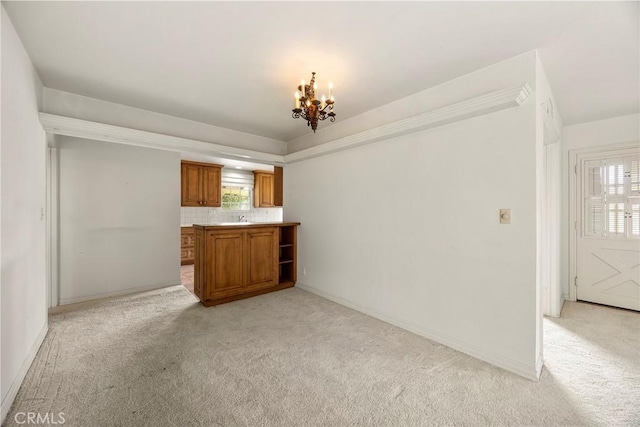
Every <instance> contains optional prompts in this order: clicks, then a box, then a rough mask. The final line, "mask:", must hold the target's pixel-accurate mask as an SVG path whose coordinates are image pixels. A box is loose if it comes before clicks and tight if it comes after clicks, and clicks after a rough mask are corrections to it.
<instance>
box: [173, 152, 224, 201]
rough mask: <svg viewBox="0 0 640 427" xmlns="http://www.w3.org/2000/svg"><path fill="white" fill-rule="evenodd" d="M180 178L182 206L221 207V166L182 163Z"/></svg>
mask: <svg viewBox="0 0 640 427" xmlns="http://www.w3.org/2000/svg"><path fill="white" fill-rule="evenodd" d="M180 176H181V185H182V202H181V205H182V206H203V207H204V206H207V207H219V206H220V205H221V198H220V193H221V191H222V166H221V165H214V164H210V163H198V162H182V169H181V174H180Z"/></svg>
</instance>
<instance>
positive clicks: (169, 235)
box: [57, 137, 180, 304]
mask: <svg viewBox="0 0 640 427" xmlns="http://www.w3.org/2000/svg"><path fill="white" fill-rule="evenodd" d="M57 141H58V143H59V148H58V157H59V166H58V169H59V182H60V184H59V185H60V186H59V209H60V212H59V214H60V230H59V236H60V237H59V239H60V303H61V304H66V303H70V302H75V301H81V300H86V299H93V298H98V297H103V296H109V295H117V294H123V293H129V292H135V291H141V290H146V289H153V288H159V287H164V286H170V285H177V284H180V228H179V227H180V154H178V153H173V152H168V151H161V150H152V149H147V148H140V147H132V146H126V145H119V144H111V143H106V142H98V141H90V140H85V139H77V138H71V137H58V138H57Z"/></svg>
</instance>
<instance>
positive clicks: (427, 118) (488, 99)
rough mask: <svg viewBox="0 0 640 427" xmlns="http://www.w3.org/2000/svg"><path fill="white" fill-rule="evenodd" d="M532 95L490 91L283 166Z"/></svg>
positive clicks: (311, 151)
mask: <svg viewBox="0 0 640 427" xmlns="http://www.w3.org/2000/svg"><path fill="white" fill-rule="evenodd" d="M532 93H533V91H532V89H531V87H530V86H529V84H528V83H525V84H524V85H523V86H520V87H515V88H508V89H502V90H497V91H494V92H489V93H486V94H484V95H480V96H477V97H475V98H471V99H467V100H465V101H461V102H458V103H455V104H451V105H447V106H445V107H442V108H437V109H435V110H432V111H429V112H426V113H423V114H419V115H417V116H413V117H409V118H406V119H402V120H398V121H396V122H393V123H389V124H386V125H383V126H380V127H377V128H374V129H369V130H366V131H363V132H359V133H356V134H353V135H349V136H345V137H343V138H339V139H336V140H334V141H331V142H327V143H325V144H321V145H318V146H316V147H311V148H307V149H306V150H301V151H298V152H295V153H291V154H287V155H286V156H284V161H285V163H293V162H298V161H301V160H305V159H310V158H313V157H318V156H323V155H325V154H329V153H335V152H337V151H342V150H347V149H349V148H354V147H358V146H361V145H365V144H370V143H373V142H377V141H382V140H384V139H389V138H393V137H397V136H401V135H406V134H409V133H413V132H418V131H422V130H426V129H430V128H434V127H438V126H443V125H446V124H449V123H454V122H458V121H462V120H466V119H470V118H473V117H478V116H481V115H484V114H488V113H493V112H496V111H500V110H505V109H507V108H513V107H518V106H520V105H522V104H523V103H524V102H525V101H526V100H527V99H528V98H529V96H530V95H531V94H532Z"/></svg>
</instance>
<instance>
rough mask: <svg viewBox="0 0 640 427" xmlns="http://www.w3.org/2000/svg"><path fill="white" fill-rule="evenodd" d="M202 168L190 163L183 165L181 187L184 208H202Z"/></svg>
mask: <svg viewBox="0 0 640 427" xmlns="http://www.w3.org/2000/svg"><path fill="white" fill-rule="evenodd" d="M200 169H201V167H200V166H197V165H191V164H188V163H183V164H182V169H181V174H180V176H181V186H182V203H181V204H182V206H201V204H200V201H201V200H202V198H201V195H200Z"/></svg>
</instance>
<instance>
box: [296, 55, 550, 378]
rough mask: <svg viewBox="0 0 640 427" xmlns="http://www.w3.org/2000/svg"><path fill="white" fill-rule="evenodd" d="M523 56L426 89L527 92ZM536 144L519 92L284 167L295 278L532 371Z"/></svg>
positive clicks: (530, 69)
mask: <svg viewBox="0 0 640 427" xmlns="http://www.w3.org/2000/svg"><path fill="white" fill-rule="evenodd" d="M535 58H536V55H535V52H531V53H529V54H526V55H521V56H519V57H516V58H513V59H512V60H509V61H504V62H501V63H499V64H496V65H495V66H493V67H489V68H487V69H483V70H480V71H478V72H476V73H472V74H470V75H467V76H464V77H462V78H460V79H456V80H453V81H451V82H448V83H447V84H445V85H441V86H439V87H438V88H435V89H433V90H432V91H431V95H432V96H433V97H435V98H437V101H440V100H443V99H445V98H460V97H462V99H464V98H465V97H464V92H465V89H466V91H467V93H468V94H469V96H468V97H472V96H477V93H478V92H480V93H486V92H488V91H490V90H494V88H495V87H496V86H497V88H505V87H514V86H517V85H518V84H519V85H522V84H523V83H525V82H528V83H529V84H530V85H531V87H532V88H533V89H534V90H535V84H536V79H535V67H536V64H535ZM426 92H429V91H426ZM419 96H422V97H427V96H428V94H424V93H421V94H419ZM407 102H411V100H408V101H407ZM404 107H406V105H405V106H404ZM365 114H366V113H365ZM345 126H346V127H349V124H345ZM536 150H537V141H536V99H535V96H532V97H530V99H528V100H527V101H526V102H525V103H524V104H523V105H522V106H520V107H518V108H512V109H508V110H504V111H500V112H496V113H492V114H487V115H485V116H480V117H477V118H474V119H469V120H465V121H462V122H458V123H454V124H450V125H447V126H442V127H438V128H435V129H432V130H428V131H423V132H419V133H414V134H410V135H406V136H402V137H397V138H394V139H390V140H386V141H382V142H377V143H374V144H370V145H366V146H363V147H359V148H355V149H351V150H346V151H342V152H339V153H333V154H329V155H325V156H323V157H318V158H314V159H310V160H305V161H301V162H297V163H293V164H291V165H288V166H287V167H286V168H285V180H284V182H285V197H286V200H287V204H286V206H285V212H284V217H285V220H296V221H300V222H301V223H302V225H301V227H300V235H299V262H298V268H299V275H298V280H299V286H301V287H303V288H305V289H308V290H311V291H312V292H316V293H318V294H320V295H323V296H325V297H328V298H330V299H333V300H336V301H338V302H341V303H343V304H346V305H348V306H351V307H354V308H356V309H358V310H361V311H363V312H366V313H369V314H371V315H373V316H376V317H379V318H381V319H383V320H386V321H389V322H391V323H394V324H396V325H399V326H401V327H404V328H406V329H409V330H412V331H414V332H416V333H418V334H421V335H423V336H426V337H428V338H432V339H434V340H436V341H439V342H441V343H443V344H446V345H449V346H451V347H453V348H456V349H458V350H461V351H463V352H466V353H468V354H471V355H473V356H475V357H478V358H481V359H484V360H487V361H489V362H491V363H494V364H496V365H499V366H502V367H504V368H506V369H509V370H512V371H514V372H517V373H519V374H521V375H524V376H527V377H530V378H535V377H536V376H537V369H536V358H537V356H538V351H537V348H536V346H537V344H536V325H537V322H538V319H539V317H538V316H537V312H536V288H537V283H536V281H537V262H536V261H537V256H536V252H537V247H536V244H537V243H536V238H537V224H536V208H537V200H538V196H537V192H538V190H539V189H538V188H537V186H538V182H537V170H536ZM500 208H511V209H512V215H513V222H512V224H510V225H501V224H499V209H500ZM305 271H306V274H304V273H305Z"/></svg>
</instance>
